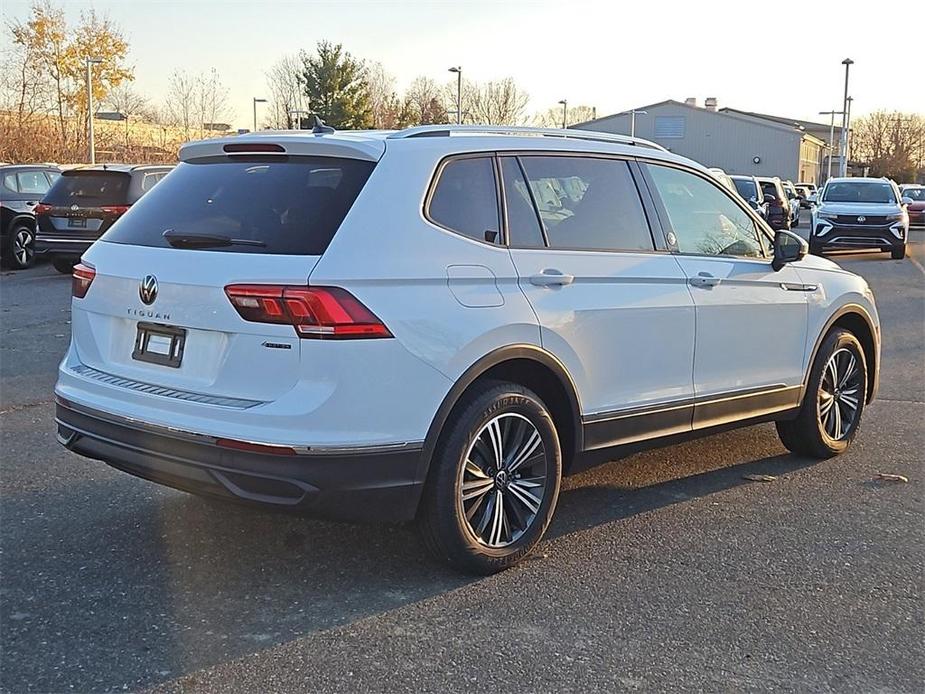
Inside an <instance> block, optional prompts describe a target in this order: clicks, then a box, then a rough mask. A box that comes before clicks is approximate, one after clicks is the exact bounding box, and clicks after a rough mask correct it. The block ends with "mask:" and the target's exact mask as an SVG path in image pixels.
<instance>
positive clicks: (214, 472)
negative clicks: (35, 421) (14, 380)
mask: <svg viewBox="0 0 925 694" xmlns="http://www.w3.org/2000/svg"><path fill="white" fill-rule="evenodd" d="M55 412H56V414H55V421H56V423H57V427H58V441H59V442H60V443H61V444H62V445H64V446H66V447H67V448H68V449H69V450H71V451H73V452H75V453H78V454H80V455H82V456H85V457H87V458H93V459H95V460H101V461H103V462H105V463H107V464H108V465H111V466H112V467H114V468H116V469H118V470H122V471H124V472H127V473H129V474H131V475H135V476H136V477H141V478H143V479H147V480H151V481H153V482H157V483H159V484H164V485H166V486H169V487H173V488H175V489H181V490H183V491H188V492H192V493H196V494H203V495H208V496H214V497H221V498H225V499H230V500H238V501H243V502H250V503H256V504H261V505H265V506H272V507H276V508H283V509H291V510H297V511H300V512H305V513H307V514H310V515H316V516H320V517H324V518H335V519H341V520H360V521H387V522H401V521H407V520H411V519H412V518H414V516H415V514H416V512H417V506H418V501H419V500H420V496H421V491H422V489H423V483H424V480H423V479H422V478H420V475H421V474H422V466H421V464H420V463H421V455H422V452H421V445H420V444H408V445H405V444H400V445H396V446H380V447H376V448H363V449H353V450H349V449H339V450H332V449H325V450H324V452H317V451H313V450H311V449H307V450H305V452H299V453H298V454H296V455H275V454H269V453H257V452H249V451H239V450H233V449H228V448H225V447H222V446H219V445H218V444H217V443H216V439H214V438H213V437H209V436H202V435H198V434H193V433H189V432H181V431H177V430H172V429H166V428H163V427H157V426H154V425H151V424H147V423H144V422H139V421H134V420H131V419H126V418H124V417H119V416H118V415H113V414H109V413H104V412H100V411H98V410H93V409H90V408H87V407H85V406H83V405H77V404H75V403H71V402H68V401H66V400H64V399H63V398H61V397H56V402H55ZM299 450H300V451H301V450H303V449H299Z"/></svg>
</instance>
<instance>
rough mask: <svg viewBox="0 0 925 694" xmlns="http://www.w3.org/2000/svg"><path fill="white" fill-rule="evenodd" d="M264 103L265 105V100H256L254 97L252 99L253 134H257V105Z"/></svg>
mask: <svg viewBox="0 0 925 694" xmlns="http://www.w3.org/2000/svg"><path fill="white" fill-rule="evenodd" d="M265 103H267V100H266V99H258V98H257V97H256V96H255V97H254V132H257V104H265Z"/></svg>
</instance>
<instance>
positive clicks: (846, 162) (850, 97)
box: [845, 96, 854, 176]
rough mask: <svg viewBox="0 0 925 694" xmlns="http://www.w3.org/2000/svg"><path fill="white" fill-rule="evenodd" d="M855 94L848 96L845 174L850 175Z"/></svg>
mask: <svg viewBox="0 0 925 694" xmlns="http://www.w3.org/2000/svg"><path fill="white" fill-rule="evenodd" d="M852 101H854V97H853V96H849V97H848V112H847V113H846V114H845V175H846V176H847V175H848V159H849V158H850V157H849V154H850V152H849V150H850V149H851V102H852Z"/></svg>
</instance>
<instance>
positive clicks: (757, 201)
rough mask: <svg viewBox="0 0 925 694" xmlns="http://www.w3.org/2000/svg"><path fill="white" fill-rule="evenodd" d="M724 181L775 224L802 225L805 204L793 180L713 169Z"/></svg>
mask: <svg viewBox="0 0 925 694" xmlns="http://www.w3.org/2000/svg"><path fill="white" fill-rule="evenodd" d="M709 171H710V173H712V174H713V175H714V176H715V177H716V178H717V179H718V180H719V181H720V182H721V183H722V184H723V185H725V186H726V187H727V188H729V189H730V190H732V191H733V192H735V193H737V194H738V195H739V196H740V197H742V199H743V200H745V202H747V203H748V204H749V206H750V207H751V208H752V209H753V210H755V211H756V212H758V214H760V215H761V216H762V217H763V218H764V219H765V221H767V222H768V224H770V226H771V228H772V229H774V230H777V229H792V228H794V227H798V226H799V225H800V210H801V208H802V207H803V205H802V204H801V199H800V195H799V191H798V190H797V188H796V186H795V185H794V184H793V183H792V182H791V181H782V180H781V179H780V178H777V177H766V176H750V175H740V174H733V175H729V174H727V173H726V172H725V171H724V170H723V169H720V168H716V167H713V168H711V169H709Z"/></svg>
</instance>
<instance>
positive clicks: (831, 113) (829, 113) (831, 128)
mask: <svg viewBox="0 0 925 694" xmlns="http://www.w3.org/2000/svg"><path fill="white" fill-rule="evenodd" d="M819 115H820V116H831V119H830V121H829V165H828V170H827V171H826V174H825V180H827V181H828V180H829V179H830V178H832V152H834V151H835V116H843V115H845V114H844V113H842V112H841V111H819ZM839 139H840V138H839ZM839 167H841V164H839Z"/></svg>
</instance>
